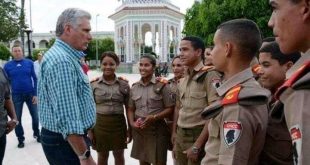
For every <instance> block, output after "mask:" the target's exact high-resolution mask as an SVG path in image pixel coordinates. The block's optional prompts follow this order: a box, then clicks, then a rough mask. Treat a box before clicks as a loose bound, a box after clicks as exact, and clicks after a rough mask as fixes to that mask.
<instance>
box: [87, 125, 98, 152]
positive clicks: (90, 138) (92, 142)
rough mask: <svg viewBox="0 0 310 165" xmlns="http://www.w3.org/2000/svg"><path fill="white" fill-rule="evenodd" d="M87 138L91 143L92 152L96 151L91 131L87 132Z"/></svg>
mask: <svg viewBox="0 0 310 165" xmlns="http://www.w3.org/2000/svg"><path fill="white" fill-rule="evenodd" d="M87 136H88V138H89V140H90V141H91V147H92V148H93V150H96V138H95V135H94V132H93V130H89V131H87Z"/></svg>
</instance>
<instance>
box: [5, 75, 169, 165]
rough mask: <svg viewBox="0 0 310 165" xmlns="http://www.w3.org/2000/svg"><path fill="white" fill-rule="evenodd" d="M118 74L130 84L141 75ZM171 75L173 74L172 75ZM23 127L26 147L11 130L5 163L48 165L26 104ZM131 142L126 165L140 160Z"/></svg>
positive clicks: (110, 159) (110, 160) (111, 161)
mask: <svg viewBox="0 0 310 165" xmlns="http://www.w3.org/2000/svg"><path fill="white" fill-rule="evenodd" d="M100 74H101V73H100V72H97V71H90V72H89V78H90V80H91V79H93V78H94V77H98V76H100ZM117 75H118V76H124V77H126V78H127V79H128V80H129V82H130V84H132V83H133V82H135V81H137V80H138V79H139V78H140V76H139V74H117ZM170 76H171V75H170ZM22 122H23V127H24V131H25V138H26V140H25V148H22V149H19V148H17V143H18V142H17V138H16V136H15V132H11V133H10V134H9V135H8V136H7V146H6V152H5V155H4V161H3V165H48V162H47V160H46V158H45V156H44V153H43V150H42V147H41V144H40V143H37V141H36V140H35V139H34V138H33V137H32V133H33V132H32V128H31V117H30V114H29V111H28V109H27V106H26V104H25V105H24V109H23V117H22ZM131 145H132V143H131V144H129V145H128V149H127V150H125V162H126V165H137V164H138V161H137V160H135V159H133V158H131V157H130V151H131ZM92 155H93V157H94V159H95V160H97V154H96V151H93V150H92ZM109 164H110V165H113V164H114V160H113V155H112V153H110V157H109ZM172 164H173V163H172V158H171V152H169V153H168V161H167V165H172Z"/></svg>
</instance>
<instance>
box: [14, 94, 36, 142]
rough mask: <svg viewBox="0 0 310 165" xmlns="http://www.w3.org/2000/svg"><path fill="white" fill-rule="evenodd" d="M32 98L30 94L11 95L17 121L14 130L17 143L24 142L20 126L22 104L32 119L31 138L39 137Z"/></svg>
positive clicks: (21, 126)
mask: <svg viewBox="0 0 310 165" xmlns="http://www.w3.org/2000/svg"><path fill="white" fill-rule="evenodd" d="M32 97H33V96H32V94H13V95H12V99H13V103H14V107H15V112H16V116H17V119H18V121H19V124H18V125H17V126H16V128H15V133H16V136H17V138H18V141H19V142H23V141H24V140H25V137H24V129H23V125H22V114H23V105H24V103H26V105H27V107H28V109H29V112H30V115H31V118H32V130H33V136H37V137H38V136H39V135H40V131H39V117H38V110H37V105H36V104H32Z"/></svg>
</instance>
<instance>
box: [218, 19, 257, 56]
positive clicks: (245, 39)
mask: <svg viewBox="0 0 310 165" xmlns="http://www.w3.org/2000/svg"><path fill="white" fill-rule="evenodd" d="M217 30H219V31H220V32H219V35H220V38H221V40H222V41H230V42H233V43H235V44H236V45H237V47H238V51H239V52H240V53H242V54H245V55H248V59H252V58H253V57H254V56H255V55H256V54H257V53H258V50H259V48H260V46H261V43H262V37H261V32H260V30H259V28H258V26H257V25H256V23H255V22H254V21H252V20H249V19H234V20H230V21H227V22H224V23H222V24H221V25H219V26H218V28H217Z"/></svg>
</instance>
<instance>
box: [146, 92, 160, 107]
mask: <svg viewBox="0 0 310 165" xmlns="http://www.w3.org/2000/svg"><path fill="white" fill-rule="evenodd" d="M162 100H163V97H162V96H161V95H158V94H154V95H151V97H150V102H149V107H150V108H152V109H154V108H162V106H163V101H162Z"/></svg>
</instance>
